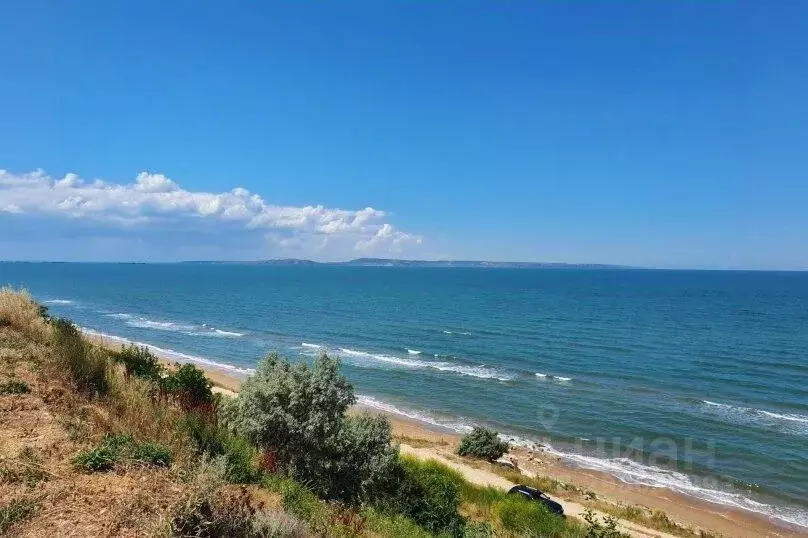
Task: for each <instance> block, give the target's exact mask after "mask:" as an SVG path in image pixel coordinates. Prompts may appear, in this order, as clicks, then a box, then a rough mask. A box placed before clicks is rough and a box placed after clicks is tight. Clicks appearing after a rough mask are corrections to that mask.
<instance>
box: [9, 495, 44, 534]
mask: <svg viewBox="0 0 808 538" xmlns="http://www.w3.org/2000/svg"><path fill="white" fill-rule="evenodd" d="M35 511H36V505H35V504H34V503H33V502H31V501H26V500H18V501H12V502H10V503H8V504H6V505H4V506H0V534H5V533H6V531H7V530H8V529H9V527H11V526H12V525H13V524H14V523H16V522H18V521H22V520H23V519H26V518H28V517H31V516H32V515H33V514H34V512H35Z"/></svg>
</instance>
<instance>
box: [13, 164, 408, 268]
mask: <svg viewBox="0 0 808 538" xmlns="http://www.w3.org/2000/svg"><path fill="white" fill-rule="evenodd" d="M0 213H7V214H15V215H19V214H28V215H39V216H51V217H62V218H70V219H83V220H90V221H96V222H98V223H103V224H106V225H107V226H119V227H120V226H126V227H129V228H131V227H138V226H142V227H149V226H151V227H159V226H170V225H172V224H177V223H182V222H190V223H199V222H202V223H209V222H210V223H215V222H220V223H230V224H234V225H236V226H237V227H239V228H242V229H245V230H250V229H252V230H267V233H268V234H270V235H271V234H273V233H276V232H278V233H282V234H286V235H283V237H284V238H285V239H284V241H285V242H286V243H287V244H289V245H291V244H293V243H295V244H296V243H307V244H308V243H311V241H307V240H305V236H312V237H313V238H319V239H317V243H321V244H323V245H325V244H327V243H328V241H327V238H329V237H331V238H333V239H336V240H337V241H336V243H337V244H345V245H346V246H347V245H348V244H351V245H352V246H353V249H354V250H356V251H361V252H365V253H369V252H377V253H383V252H400V251H401V249H402V247H403V246H405V245H415V244H418V243H420V242H421V237H419V236H416V235H413V234H408V233H405V232H402V231H399V230H397V229H395V228H394V227H393V226H392V224H390V223H389V222H386V221H385V219H386V217H388V215H387V213H385V212H384V211H381V210H378V209H374V208H372V207H366V208H364V209H357V210H346V209H334V208H327V207H324V206H322V205H316V206H311V205H309V206H300V207H298V206H279V205H273V204H269V203H267V202H266V201H265V200H264V199H263V198H262V197H261V196H259V195H257V194H253V193H251V192H249V191H248V190H246V189H243V188H241V187H236V188H234V189H232V190H231V191H227V192H220V193H211V192H199V191H188V190H185V189H183V188H181V187H180V185H178V184H177V183H176V182H174V181H173V180H171V179H170V178H168V177H166V176H164V175H162V174H152V173H148V172H141V173H140V174H138V175H137V177H136V178H135V181H134V182H133V183H126V184H122V183H111V182H107V181H101V180H95V181H93V182H86V181H84V180H83V179H81V178H80V177H79V176H77V175H76V174H72V173H70V174H67V175H65V176H64V177H63V178H61V179H56V178H51V177H50V176H48V175H47V174H46V173H45V172H43V171H42V170H36V171H34V172H30V173H26V174H14V173H11V172H8V171H5V170H0ZM295 237H297V239H294V238H295ZM349 250H350V249H349Z"/></svg>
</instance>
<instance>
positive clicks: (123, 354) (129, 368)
mask: <svg viewBox="0 0 808 538" xmlns="http://www.w3.org/2000/svg"><path fill="white" fill-rule="evenodd" d="M113 357H114V358H115V360H116V361H118V362H120V363H121V364H123V367H124V370H125V371H126V376H127V377H129V376H135V377H141V378H143V379H150V380H157V379H160V376H161V374H162V373H163V366H162V365H161V364H160V361H159V359H158V358H157V357H156V356H155V355H154V354H153V353H152V352H151V351H149V349H148V348H146V347H140V346H136V345H135V344H131V345H129V346H126V347H124V348H123V349H121V350H120V351H118V352H117V353H115V354H114V355H113Z"/></svg>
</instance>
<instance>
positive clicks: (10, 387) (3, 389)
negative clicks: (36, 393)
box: [0, 381, 31, 394]
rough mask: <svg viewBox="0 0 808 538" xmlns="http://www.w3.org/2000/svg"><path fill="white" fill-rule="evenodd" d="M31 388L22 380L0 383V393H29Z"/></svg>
mask: <svg viewBox="0 0 808 538" xmlns="http://www.w3.org/2000/svg"><path fill="white" fill-rule="evenodd" d="M29 392H31V388H30V387H29V386H28V385H26V384H25V383H23V382H22V381H8V382H6V383H0V394H28V393H29Z"/></svg>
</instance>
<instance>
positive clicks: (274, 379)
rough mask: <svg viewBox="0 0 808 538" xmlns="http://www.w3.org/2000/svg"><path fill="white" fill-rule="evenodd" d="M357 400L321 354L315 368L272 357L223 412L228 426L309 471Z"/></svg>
mask: <svg viewBox="0 0 808 538" xmlns="http://www.w3.org/2000/svg"><path fill="white" fill-rule="evenodd" d="M354 402H355V398H354V393H353V387H352V386H351V384H350V383H348V381H347V380H346V379H345V378H344V377H342V376H341V375H340V373H339V361H338V360H336V359H331V358H329V357H327V356H325V355H323V356H322V357H320V358H319V359H318V360H317V361H316V362H315V363H314V365H313V366H309V365H307V364H296V365H292V364H291V363H289V362H288V361H286V360H283V359H281V358H280V357H279V356H278V355H277V354H274V353H273V354H271V355H269V356H268V357H266V358H265V359H264V360H262V361H261V362H260V363H259V364H258V368H257V371H256V373H255V375H253V376H252V377H250V378H249V379H247V380H246V381H245V382H244V383H243V384H242V386H241V389H240V391H239V395H238V397H237V398H233V399H232V400H225V401H224V402H223V404H222V409H221V412H222V417H223V418H224V419H225V421H226V422H227V425H228V426H230V427H231V428H233V429H234V430H235V431H237V432H239V433H241V434H243V435H246V436H247V437H248V438H249V439H250V440H251V441H253V442H254V443H256V444H257V445H258V446H259V447H260V448H261V449H264V450H276V451H277V453H278V459H279V461H280V462H282V463H284V464H287V465H288V466H289V467H292V468H295V467H305V462H306V460H307V459H310V457H311V455H313V454H316V453H317V452H318V451H319V450H320V448H321V447H322V446H332V445H334V443H335V440H336V437H337V435H338V434H339V431H340V428H341V426H342V420H343V416H344V414H345V411H346V410H347V409H348V407H349V406H350V405H351V404H353V403H354Z"/></svg>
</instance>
